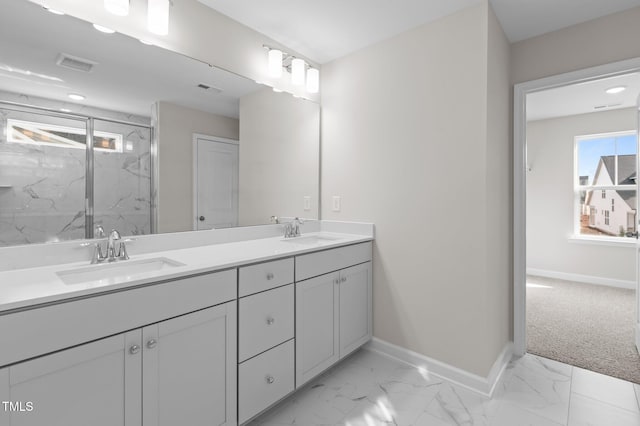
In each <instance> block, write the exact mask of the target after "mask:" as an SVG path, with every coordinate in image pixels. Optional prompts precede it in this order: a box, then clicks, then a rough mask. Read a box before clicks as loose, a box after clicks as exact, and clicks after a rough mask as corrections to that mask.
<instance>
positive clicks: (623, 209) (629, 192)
mask: <svg viewBox="0 0 640 426" xmlns="http://www.w3.org/2000/svg"><path fill="white" fill-rule="evenodd" d="M636 139H637V136H636V133H635V131H631V132H616V133H610V134H605V135H596V136H579V137H577V138H576V149H575V152H576V171H575V173H576V176H575V200H576V212H577V215H576V224H575V233H576V234H578V235H589V236H604V237H626V235H627V234H628V233H631V232H635V231H636V227H637V223H638V221H637V219H638V218H637V212H636V196H637V194H636V176H637V170H636V156H637V142H636Z"/></svg>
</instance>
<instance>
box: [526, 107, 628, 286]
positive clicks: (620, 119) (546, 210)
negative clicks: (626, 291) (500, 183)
mask: <svg viewBox="0 0 640 426" xmlns="http://www.w3.org/2000/svg"><path fill="white" fill-rule="evenodd" d="M636 112H637V111H636V109H635V108H627V109H619V110H614V111H605V112H595V113H591V114H581V115H574V116H570V117H561V118H553V119H548V120H538V121H533V122H529V123H527V159H528V162H529V164H530V165H531V171H530V172H528V173H527V268H534V269H539V270H543V271H547V272H560V273H564V274H578V275H586V276H590V277H595V278H604V279H613V280H622V281H627V282H634V281H635V277H636V275H635V273H636V272H635V259H634V253H635V248H634V247H633V246H631V247H620V246H618V247H613V246H602V245H593V244H585V243H577V242H570V241H569V236H570V235H572V234H573V232H574V228H573V227H574V203H573V200H574V195H573V173H574V168H573V158H574V154H573V150H574V137H575V136H580V135H592V134H598V133H607V132H617V131H622V130H633V129H635V128H636V121H637V118H636Z"/></svg>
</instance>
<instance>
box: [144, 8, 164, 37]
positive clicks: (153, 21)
mask: <svg viewBox="0 0 640 426" xmlns="http://www.w3.org/2000/svg"><path fill="white" fill-rule="evenodd" d="M147 28H148V29H149V31H151V32H152V33H154V34H158V35H167V34H169V0H149V3H148V4H147Z"/></svg>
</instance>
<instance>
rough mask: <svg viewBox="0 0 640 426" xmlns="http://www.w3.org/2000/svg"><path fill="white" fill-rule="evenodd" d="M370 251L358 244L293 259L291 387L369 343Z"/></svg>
mask: <svg viewBox="0 0 640 426" xmlns="http://www.w3.org/2000/svg"><path fill="white" fill-rule="evenodd" d="M371 250H372V245H371V243H363V244H357V245H353V246H347V247H341V248H337V249H331V250H326V251H323V252H318V253H311V254H308V255H303V256H298V257H296V386H297V387H300V386H302V385H304V384H305V383H306V382H308V381H309V380H310V379H312V378H313V377H315V376H316V375H318V374H320V373H321V372H323V371H324V370H326V369H327V368H329V367H330V366H331V365H333V364H334V363H335V362H337V361H338V360H339V359H341V358H343V357H345V356H346V355H348V354H349V353H351V352H353V351H354V350H355V349H357V348H359V347H360V346H362V345H363V344H365V343H366V342H367V341H369V339H371V335H372V315H371V313H372V306H371V303H372V276H371V257H372V253H371ZM349 265H354V266H349ZM329 271H335V272H329ZM327 272H329V273H327ZM314 274H315V275H319V274H321V275H319V276H315V277H313V278H309V276H313V275H314Z"/></svg>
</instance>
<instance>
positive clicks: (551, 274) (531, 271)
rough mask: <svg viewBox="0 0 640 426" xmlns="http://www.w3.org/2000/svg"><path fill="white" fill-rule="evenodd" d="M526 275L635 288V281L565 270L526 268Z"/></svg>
mask: <svg viewBox="0 0 640 426" xmlns="http://www.w3.org/2000/svg"><path fill="white" fill-rule="evenodd" d="M527 275H537V276H539V277H546V278H555V279H558V280H565V281H577V282H581V283H587V284H595V285H605V286H608V287H617V288H626V289H629V290H635V288H636V282H635V281H625V280H617V279H614V278H603V277H595V276H593V275H581V274H570V273H567V272H558V271H548V270H546V269H536V268H527Z"/></svg>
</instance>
